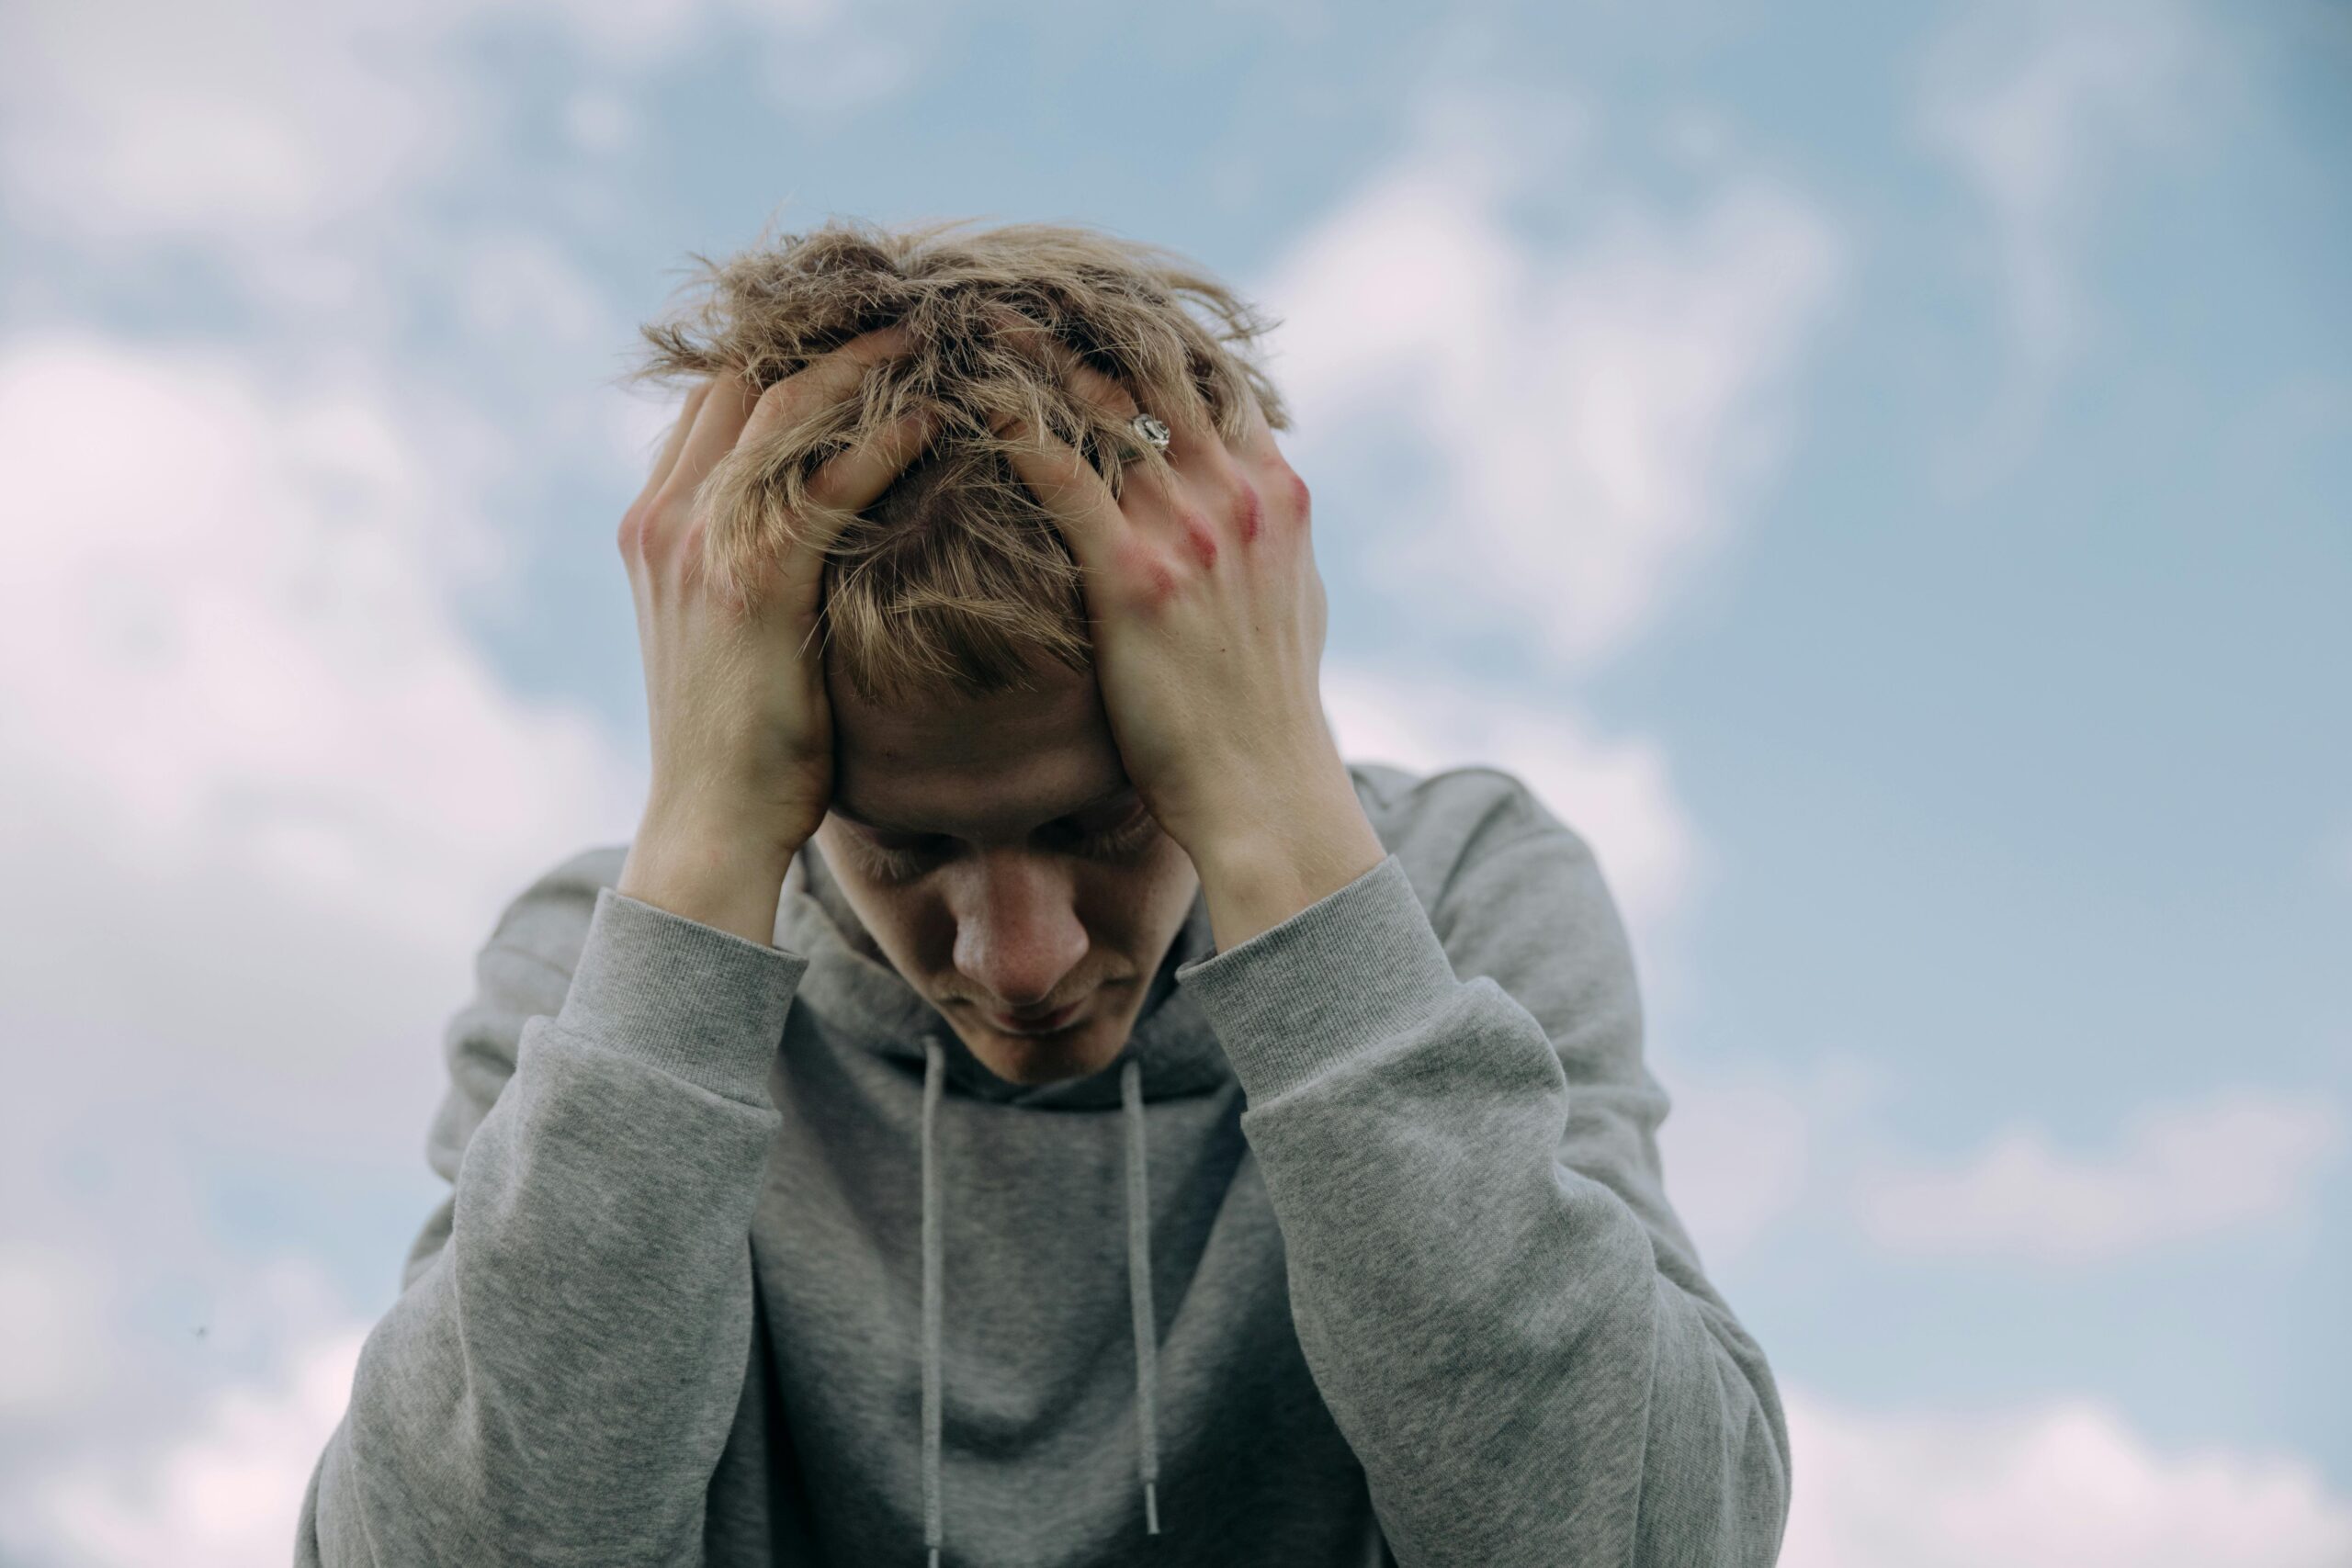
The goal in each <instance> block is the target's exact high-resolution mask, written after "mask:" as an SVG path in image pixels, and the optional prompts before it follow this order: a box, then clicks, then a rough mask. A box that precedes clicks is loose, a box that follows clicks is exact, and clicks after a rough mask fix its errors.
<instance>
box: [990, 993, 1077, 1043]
mask: <svg viewBox="0 0 2352 1568" xmlns="http://www.w3.org/2000/svg"><path fill="white" fill-rule="evenodd" d="M1084 1001H1085V998H1080V999H1079V1000H1078V1001H1074V1002H1071V1003H1069V1005H1068V1006H1066V1007H1062V1008H1057V1009H1056V1010H1054V1011H1052V1012H1049V1013H1042V1014H1038V1015H1035V1016H1033V1017H1030V1018H1015V1017H1014V1016H1013V1015H1012V1014H1011V1013H1007V1012H988V1011H985V1010H984V1011H983V1012H982V1013H981V1015H980V1016H982V1017H983V1018H985V1019H987V1020H988V1021H989V1027H990V1028H992V1029H994V1030H996V1031H997V1032H999V1033H1000V1034H1059V1033H1060V1032H1063V1031H1064V1030H1066V1029H1069V1028H1071V1027H1073V1026H1075V1025H1077V1024H1078V1023H1080V1022H1082V1021H1083V1020H1081V1019H1080V1017H1079V1009H1080V1007H1081V1006H1082V1005H1083V1004H1084Z"/></svg>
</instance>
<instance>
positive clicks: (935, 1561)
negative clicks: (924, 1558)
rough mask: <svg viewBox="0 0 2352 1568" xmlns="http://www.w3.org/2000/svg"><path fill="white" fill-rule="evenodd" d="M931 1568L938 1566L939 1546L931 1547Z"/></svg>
mask: <svg viewBox="0 0 2352 1568" xmlns="http://www.w3.org/2000/svg"><path fill="white" fill-rule="evenodd" d="M931 1568H939V1548H937V1547H935V1546H934V1547H933V1548H932V1549H931Z"/></svg>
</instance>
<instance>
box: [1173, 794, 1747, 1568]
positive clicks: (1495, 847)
mask: <svg viewBox="0 0 2352 1568" xmlns="http://www.w3.org/2000/svg"><path fill="white" fill-rule="evenodd" d="M1514 802H1515V803H1514V804H1513V805H1511V806H1510V807H1506V808H1505V809H1503V810H1500V811H1498V812H1496V813H1494V814H1492V815H1490V816H1489V817H1488V818H1487V819H1486V820H1485V821H1484V822H1482V823H1481V824H1480V826H1479V828H1478V829H1477V830H1476V831H1475V832H1474V833H1473V834H1472V836H1471V840H1470V842H1469V844H1468V845H1467V847H1466V848H1465V850H1464V852H1463V854H1462V856H1461V859H1460V861H1459V863H1457V865H1456V868H1455V870H1454V873H1453V875H1452V876H1451V878H1450V879H1449V880H1448V882H1447V885H1446V886H1445V887H1444V888H1442V890H1441V891H1440V893H1439V895H1438V897H1436V898H1435V899H1434V900H1433V909H1434V913H1425V912H1424V909H1423V908H1422V904H1421V901H1420V899H1419V897H1418V896H1417V895H1416V893H1415V891H1414V889H1413V887H1412V885H1411V884H1410V883H1409V882H1408V879H1407V876H1406V874H1405V870H1404V865H1403V863H1402V862H1401V861H1399V860H1398V859H1397V858H1396V857H1395V856H1394V855H1390V856H1388V857H1386V858H1385V859H1384V860H1382V861H1381V863H1379V864H1378V865H1376V866H1374V868H1373V869H1372V870H1370V871H1369V872H1366V873H1364V874H1362V875H1361V876H1359V877H1357V878H1356V879H1355V880H1354V881H1352V882H1350V883H1349V884H1347V885H1346V886H1342V887H1340V889H1339V890H1338V891H1336V892H1334V893H1331V894H1329V895H1328V896H1326V897H1322V898H1321V899H1319V900H1317V902H1316V903H1314V904H1312V905H1310V906H1308V907H1306V908H1304V909H1302V910H1300V911H1299V912H1298V913H1296V914H1295V915H1294V916H1292V917H1290V918H1289V919H1284V920H1283V921H1282V922H1281V923H1279V924H1276V925H1274V926H1272V927H1271V928H1269V929H1266V930H1263V931H1260V932H1258V933H1257V934H1256V935H1254V936H1252V937H1250V939H1249V940H1247V941H1245V942H1241V943H1239V944H1238V946H1235V947H1233V948H1232V949H1230V950H1227V951H1221V952H1219V953H1215V954H1213V955H1211V956H1210V957H1208V958H1206V959H1204V960H1201V961H1199V962H1197V963H1194V964H1189V965H1187V966H1185V967H1182V968H1180V969H1179V970H1178V971H1177V978H1178V980H1179V981H1180V983H1182V985H1183V986H1184V987H1186V988H1187V989H1188V990H1190V991H1191V992H1193V994H1194V995H1196V996H1197V997H1198V998H1200V1000H1201V1003H1202V1006H1203V1008H1204V1010H1205V1011H1206V1013H1207V1014H1208V1016H1209V1018H1210V1020H1211V1021H1212V1023H1213V1024H1214V1025H1215V1026H1216V1031H1217V1034H1218V1036H1219V1038H1220V1040H1221V1041H1222V1042H1223V1043H1224V1044H1225V1046H1226V1049H1227V1055H1229V1057H1230V1058H1231V1060H1232V1062H1233V1064H1234V1067H1235V1070H1236V1072H1237V1073H1238V1076H1239V1077H1240V1079H1241V1081H1242V1086H1243V1088H1244V1089H1245V1090H1246V1091H1247V1093H1248V1095H1249V1099H1250V1109H1249V1110H1248V1111H1246V1112H1245V1113H1244V1114H1243V1117H1242V1122H1241V1126H1242V1130H1243V1132H1244V1134H1246V1135H1247V1136H1248V1138H1249V1140H1250V1147H1251V1149H1252V1150H1253V1151H1254V1153H1255V1155H1256V1156H1257V1159H1258V1162H1259V1165H1260V1168H1261V1171H1262V1173H1263V1175H1264V1179H1265V1182H1266V1186H1267V1190H1268V1192H1269V1194H1270V1195H1271V1198H1272V1203H1273V1206H1274V1211H1275V1214H1276V1216H1277V1218H1278V1220H1279V1221H1280V1223H1281V1225H1282V1229H1283V1240H1284V1244H1285V1249H1286V1252H1287V1256H1288V1259H1289V1272H1290V1299H1291V1306H1292V1313H1293V1316H1294V1318H1295V1322H1296V1325H1297V1329H1298V1335H1299V1339H1300V1343H1301V1345H1302V1347H1303V1348H1304V1349H1305V1352H1306V1359H1307V1363H1308V1366H1309V1367H1310V1369H1311V1370H1312V1371H1313V1372H1314V1374H1315V1378H1316V1382H1317V1386H1318V1387H1319V1388H1320V1390H1321V1392H1322V1393H1323V1396H1324V1399H1325V1402H1326V1403H1327V1404H1329V1406H1330V1408H1331V1412H1332V1415H1333V1416H1334V1418H1335V1419H1336V1420H1337V1421H1338V1423H1339V1425H1340V1429H1341V1431H1342V1432H1343V1433H1345V1435H1346V1436H1347V1438H1348V1440H1349V1443H1350V1445H1351V1447H1352V1448H1353V1449H1354V1450H1355V1452H1356V1454H1357V1456H1358V1458H1359V1459H1360V1460H1361V1461H1363V1466H1364V1470H1365V1473H1366V1475H1367V1477H1368V1479H1369V1483H1370V1486H1371V1492H1372V1498H1373V1504H1374V1510H1375V1512H1376V1513H1377V1514H1378V1516H1379V1518H1380V1521H1381V1526H1382V1529H1383V1531H1384V1533H1385V1535H1386V1536H1387V1538H1388V1540H1389V1542H1390V1545H1391V1547H1392V1549H1393V1550H1394V1551H1396V1554H1397V1559H1398V1561H1399V1562H1402V1563H1406V1564H1408V1565H1412V1568H1434V1565H1436V1564H1441V1563H1446V1564H1451V1563H1465V1564H1466V1563H1479V1564H1517V1563H1530V1564H1532V1563H1565V1562H1577V1563H1590V1564H1595V1565H1600V1564H1611V1565H1627V1568H1634V1565H1639V1568H1652V1565H1656V1568H1667V1565H1668V1564H1671V1565H1674V1568H1684V1565H1701V1564H1705V1565H1717V1564H1720V1565H1724V1568H1731V1565H1734V1564H1743V1565H1744V1564H1759V1565H1760V1564H1769V1563H1770V1562H1773V1561H1774V1559H1775V1557H1776V1556H1777V1554H1778V1550H1779V1543H1780V1540H1781V1530H1782V1527H1783V1524H1784V1521H1785V1517H1786V1513H1787V1506H1788V1497H1789V1441H1788V1431H1787V1426H1786V1422H1785V1420H1784V1417H1783V1416H1782V1414H1781V1405H1780V1399H1779V1394H1778V1391H1777V1389H1776V1388H1775V1386H1774V1383H1773V1379H1772V1374H1771V1371H1770V1368H1769V1367H1768V1366H1767V1365H1766V1362H1765V1359H1764V1356H1763V1352H1762V1351H1761V1350H1760V1349H1759V1348H1758V1346H1757V1344H1756V1342H1755V1341H1754V1340H1753V1339H1752V1338H1750V1337H1749V1336H1748V1335H1747V1332H1746V1331H1745V1330H1744V1329H1743V1328H1742V1327H1741V1326H1740V1325H1739V1324H1738V1322H1737V1321H1736V1319H1735V1318H1734V1316H1733V1315H1732V1313H1731V1309H1730V1308H1729V1307H1728V1306H1727V1305H1726V1304H1725V1303H1724V1300H1723V1298H1722V1297H1721V1296H1720V1295H1718V1294H1717V1293H1716V1292H1715V1291H1714V1289H1713V1287H1712V1286H1711V1285H1710V1284H1709V1283H1708V1281H1707V1280H1706V1278H1705V1276H1704V1275H1703V1274H1702V1271H1701V1269H1700V1267H1699V1262H1698V1258H1697V1255H1696V1252H1695V1250H1694V1249H1693V1247H1691V1242H1690V1240H1689V1238H1688V1236H1687V1235H1685V1233H1684V1231H1683V1229H1682V1226H1681V1224H1680V1223H1679V1221H1678V1220H1677V1219H1676V1218H1675V1216H1674V1213H1673V1212H1672V1210H1671V1209H1670V1208H1669V1206H1668V1202H1667V1199H1666V1193H1665V1189H1664V1182H1663V1176H1662V1172H1661V1170H1660V1167H1659V1161H1658V1156H1657V1143H1656V1130H1657V1124H1658V1122H1660V1121H1661V1120H1662V1119H1663V1118H1664V1116H1665V1114H1666V1111H1667V1108H1668V1100H1667V1096H1666V1093H1665V1091H1664V1090H1663V1089H1660V1088H1659V1087H1658V1085H1657V1083H1656V1082H1655V1080H1653V1079H1652V1078H1651V1077H1650V1076H1649V1074H1648V1072H1647V1070H1646V1069H1645V1066H1644V1065H1643V1062H1642V1055H1641V1013H1640V1005H1639V1001H1638V998H1637V995H1636V991H1635V987H1634V972H1633V965H1632V961H1631V957H1630V954H1629V953H1628V950H1627V947H1626V943H1625V940H1624V935H1623V930H1622V928H1621V926H1620V924H1619V922H1618V919H1617V915H1616V911H1615V908H1614V906H1613V904H1612V903H1611V899H1610V897H1609V894H1608V891H1607V889H1606V887H1605V886H1604V885H1603V883H1602V881H1601V878H1600V871H1599V869H1598V867H1597V866H1596V865H1595V864H1594V863H1593V860H1592V857H1591V854H1590V853H1589V851H1588V850H1587V849H1586V847H1585V845H1584V843H1583V841H1582V840H1579V839H1578V838H1577V836H1576V835H1575V834H1574V833H1573V832H1571V831H1570V830H1569V829H1567V828H1566V827H1565V826H1563V825H1561V824H1560V823H1559V822H1558V821H1557V820H1556V819H1555V818H1552V817H1551V816H1550V815H1549V814H1548V813H1546V812H1544V810H1543V808H1542V807H1540V806H1538V805H1536V804H1535V803H1534V802H1533V801H1532V798H1531V797H1529V796H1527V795H1524V794H1523V793H1521V794H1519V795H1516V796H1515V797H1514ZM1450 954H1451V955H1450ZM1457 974H1459V975H1462V976H1469V977H1468V978H1466V979H1464V978H1458V977H1457Z"/></svg>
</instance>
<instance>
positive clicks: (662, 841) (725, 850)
mask: <svg viewBox="0 0 2352 1568" xmlns="http://www.w3.org/2000/svg"><path fill="white" fill-rule="evenodd" d="M799 848H800V846H799V844H798V843H797V842H794V843H787V844H781V845H769V844H765V843H763V841H762V840H759V839H757V838H755V837H753V836H752V835H750V834H744V833H736V832H729V831H723V830H715V829H708V828H706V827H703V826H701V825H699V824H691V823H681V824H678V825H675V826H673V825H670V824H668V823H665V822H662V821H660V820H658V819H656V818H652V817H651V816H649V817H648V818H647V820H646V822H645V823H644V824H642V825H641V826H640V827H639V829H638V833H637V836H636V837H635V838H634V839H632V840H630V841H629V850H628V859H627V860H626V861H624V862H623V863H622V864H621V874H620V880H619V883H618V885H617V886H616V891H617V892H620V893H625V894H627V895H628V897H632V898H635V899H638V900H639V901H640V902H642V903H647V904H650V905H652V906H653V907H654V908H658V909H666V910H668V911H669V912H670V913H672V914H673V915H679V916H682V917H684V919H689V920H694V921H695V922H697V923H699V924H702V925H706V926H710V927H713V928H714V929H716V930H718V931H726V932H728V933H729V935H733V936H740V937H741V938H742V939H743V940H744V941H746V942H759V943H761V944H763V945H769V944H772V943H773V942H775V915H776V905H777V902H778V901H779V900H780V899H781V898H782V897H783V896H784V879H785V874H786V870H787V869H788V868H789V867H790V866H791V863H792V857H793V855H794V854H795V853H797V852H798V851H799Z"/></svg>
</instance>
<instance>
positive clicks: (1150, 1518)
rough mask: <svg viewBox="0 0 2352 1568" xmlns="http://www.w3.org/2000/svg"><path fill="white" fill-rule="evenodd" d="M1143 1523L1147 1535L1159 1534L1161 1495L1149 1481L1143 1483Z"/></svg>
mask: <svg viewBox="0 0 2352 1568" xmlns="http://www.w3.org/2000/svg"><path fill="white" fill-rule="evenodd" d="M1143 1522H1144V1529H1145V1530H1146V1532H1147V1533H1148V1534H1151V1535H1158V1534H1159V1493H1158V1491H1157V1490H1155V1487H1154V1483H1151V1482H1148V1481H1147V1482H1145V1483H1143Z"/></svg>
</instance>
